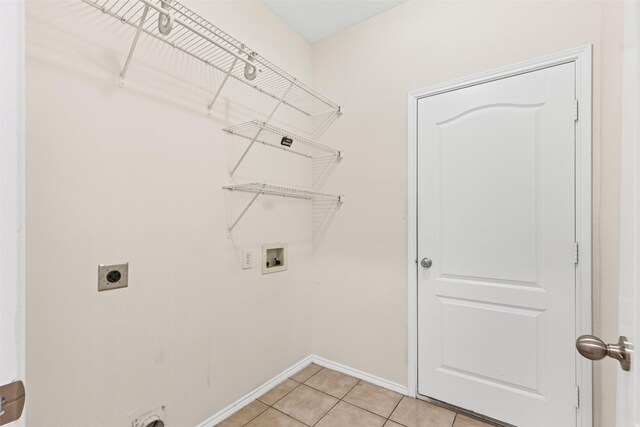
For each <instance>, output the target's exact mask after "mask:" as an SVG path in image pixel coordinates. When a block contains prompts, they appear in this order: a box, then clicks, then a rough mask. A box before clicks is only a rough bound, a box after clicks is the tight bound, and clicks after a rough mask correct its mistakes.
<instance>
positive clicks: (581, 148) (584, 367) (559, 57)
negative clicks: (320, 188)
mask: <svg viewBox="0 0 640 427" xmlns="http://www.w3.org/2000/svg"><path fill="white" fill-rule="evenodd" d="M591 50H592V46H591V45H586V46H582V47H579V48H575V49H571V50H567V51H563V52H560V53H557V54H553V55H548V56H544V57H542V58H537V59H534V60H531V61H526V62H522V63H519V64H515V65H511V66H507V67H503V68H498V69H495V70H492V71H488V72H485V73H481V74H476V75H474V76H471V77H465V78H462V79H458V80H454V81H451V82H446V83H442V84H437V85H434V86H430V87H427V88H424V89H418V90H414V91H411V92H409V96H408V108H407V116H408V134H407V136H408V138H407V161H408V164H407V170H408V177H407V187H408V192H407V278H408V280H407V281H408V284H407V286H408V287H407V295H408V305H407V307H408V314H409V318H408V324H407V325H408V327H407V329H408V334H409V335H408V340H407V341H408V349H407V350H408V352H407V354H408V367H409V373H408V375H409V377H408V384H407V388H408V392H409V395H410V396H413V397H418V393H417V390H418V241H417V236H418V211H417V209H418V203H417V197H418V163H417V162H418V155H417V147H418V135H417V129H418V100H420V99H421V98H425V97H428V96H434V95H437V94H440V93H444V92H450V91H452V90H457V89H462V88H465V87H469V86H474V85H478V84H482V83H487V82H491V81H494V80H498V79H503V78H506V77H512V76H516V75H518V74H523V73H528V72H531V71H536V70H540V69H543V68H548V67H552V66H555V65H561V64H566V63H570V62H573V63H575V67H576V68H575V69H576V99H577V100H578V106H579V110H580V114H579V119H578V121H577V122H576V241H577V242H578V244H579V247H580V260H579V263H578V265H577V267H576V338H577V337H578V336H580V335H584V334H591V333H592V314H591V311H592V308H591V304H592V299H591V298H592V294H591V292H592V284H591V262H592V261H591V252H592V250H591V227H592V222H591V211H592V205H591V203H592V202H591V148H592V145H591V144H592V143H591V79H592V77H591V63H592V59H591ZM576 381H577V386H578V387H579V389H580V405H579V408H578V412H577V415H578V418H577V419H578V423H577V425H578V427H591V426H592V424H593V412H592V410H593V409H592V408H593V390H592V365H591V362H590V361H589V360H587V359H585V358H583V357H581V356H580V355H579V354H578V353H577V352H576ZM470 409H472V408H470Z"/></svg>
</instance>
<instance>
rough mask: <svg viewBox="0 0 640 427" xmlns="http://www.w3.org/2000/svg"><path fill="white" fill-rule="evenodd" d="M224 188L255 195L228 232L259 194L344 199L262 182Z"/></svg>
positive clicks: (315, 198) (338, 200)
mask: <svg viewBox="0 0 640 427" xmlns="http://www.w3.org/2000/svg"><path fill="white" fill-rule="evenodd" d="M222 188H223V189H224V190H229V191H242V192H246V193H254V194H255V196H253V198H252V199H251V201H250V202H249V204H248V205H247V206H246V207H245V208H244V209H243V210H242V212H240V215H238V218H236V220H235V221H234V222H233V224H231V226H230V227H229V232H231V230H233V229H234V228H235V226H236V225H237V224H238V222H240V220H241V219H242V217H243V216H244V214H245V213H246V212H247V211H248V210H249V208H250V207H251V205H252V204H253V202H255V201H256V199H257V198H258V196H260V195H261V194H265V195H269V196H283V197H292V198H296V199H305V200H326V201H332V202H335V203H338V204H339V203H342V202H343V201H344V196H343V195H336V194H328V193H319V192H317V191H310V190H305V189H301V188H294V187H285V186H281V185H273V184H266V183H262V182H251V183H247V184H234V185H227V186H225V187H222Z"/></svg>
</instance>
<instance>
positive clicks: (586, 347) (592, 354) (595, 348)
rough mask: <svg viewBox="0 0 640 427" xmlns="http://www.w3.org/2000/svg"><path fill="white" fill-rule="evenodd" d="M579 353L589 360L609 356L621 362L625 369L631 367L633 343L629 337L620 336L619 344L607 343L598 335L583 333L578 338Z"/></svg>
mask: <svg viewBox="0 0 640 427" xmlns="http://www.w3.org/2000/svg"><path fill="white" fill-rule="evenodd" d="M576 348H577V349H578V353H580V354H581V355H582V356H584V357H586V358H587V359H589V360H601V359H604V358H605V357H607V356H609V357H611V358H613V359H616V360H617V361H618V362H620V367H621V368H622V370H623V371H628V370H630V369H631V353H633V345H632V344H631V343H630V342H629V341H627V337H620V338H619V339H618V344H605V343H604V341H602V340H601V339H600V338H598V337H594V336H593V335H583V336H581V337H580V338H578V339H577V340H576Z"/></svg>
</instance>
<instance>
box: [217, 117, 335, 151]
mask: <svg viewBox="0 0 640 427" xmlns="http://www.w3.org/2000/svg"><path fill="white" fill-rule="evenodd" d="M223 131H225V132H226V133H228V134H230V135H237V136H239V137H242V138H244V139H247V140H249V141H251V142H252V143H253V142H259V143H261V144H264V145H267V146H269V147H273V148H278V149H281V150H284V151H287V152H290V153H294V154H298V155H300V156H303V157H307V158H310V159H314V158H319V157H323V156H330V157H341V152H340V151H339V150H336V149H335V148H331V147H328V146H326V145H323V144H320V143H318V142H316V141H314V140H312V139H310V138H305V137H304V136H300V135H296V134H295V133H292V132H289V131H287V130H284V129H281V128H278V127H276V126H273V125H270V124H268V123H265V122H260V121H258V120H252V121H250V122H246V123H242V124H239V125H235V126H231V127H228V128H226V129H223Z"/></svg>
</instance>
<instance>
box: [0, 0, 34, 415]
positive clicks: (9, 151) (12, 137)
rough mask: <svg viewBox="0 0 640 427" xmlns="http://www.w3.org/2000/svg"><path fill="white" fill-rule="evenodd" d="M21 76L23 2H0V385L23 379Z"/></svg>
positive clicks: (16, 0) (22, 72)
mask: <svg viewBox="0 0 640 427" xmlns="http://www.w3.org/2000/svg"><path fill="white" fill-rule="evenodd" d="M24 75H25V74H24V2H23V1H22V0H9V1H7V0H0V340H1V342H0V384H5V383H8V382H12V381H15V380H22V381H24V380H25V330H24V329H25V320H24V315H25V308H24V304H25V298H24V295H25V291H24V289H25V287H24V265H25V264H24V181H25V180H24V123H25V120H24V118H25V114H24V93H25V91H24ZM27 401H28V397H27ZM25 418H26V414H25V412H23V414H22V417H21V418H20V420H18V421H17V422H15V423H10V424H8V425H10V426H14V425H15V426H17V427H19V426H24V425H26V423H25Z"/></svg>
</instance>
